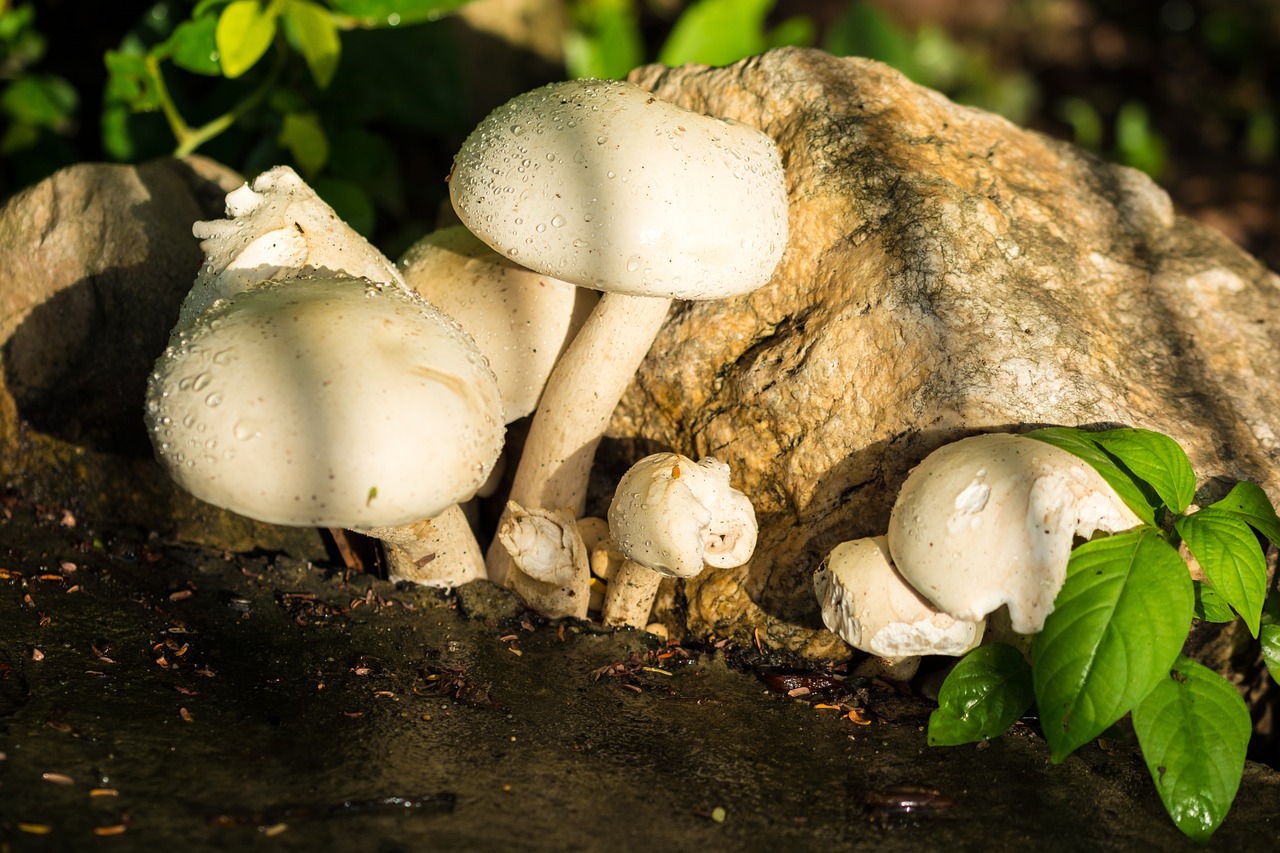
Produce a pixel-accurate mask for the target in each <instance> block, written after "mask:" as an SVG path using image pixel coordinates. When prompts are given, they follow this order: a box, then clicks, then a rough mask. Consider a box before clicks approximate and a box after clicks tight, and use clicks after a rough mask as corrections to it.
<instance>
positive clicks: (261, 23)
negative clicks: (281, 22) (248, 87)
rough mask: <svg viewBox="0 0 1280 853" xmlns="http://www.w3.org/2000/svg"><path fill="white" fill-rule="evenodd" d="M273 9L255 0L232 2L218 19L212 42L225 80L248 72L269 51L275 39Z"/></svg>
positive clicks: (270, 5) (272, 6)
mask: <svg viewBox="0 0 1280 853" xmlns="http://www.w3.org/2000/svg"><path fill="white" fill-rule="evenodd" d="M275 8H276V7H275V5H274V4H269V5H267V6H263V4H261V3H259V2H258V0H235V2H234V3H230V4H228V5H227V7H226V8H225V9H223V10H222V14H221V15H219V16H218V26H217V29H216V30H215V31H214V39H215V41H216V43H217V46H218V61H219V62H220V63H221V65H222V73H223V74H224V75H226V76H227V77H229V78H232V79H234V78H236V77H239V76H240V75H241V74H243V73H245V72H246V71H248V70H249V69H250V68H252V67H253V66H254V65H256V64H257V62H258V60H259V59H261V58H262V55H263V54H264V53H266V52H267V48H269V47H271V42H272V40H273V39H274V38H275V36H276V11H275Z"/></svg>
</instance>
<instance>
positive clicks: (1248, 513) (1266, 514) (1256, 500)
mask: <svg viewBox="0 0 1280 853" xmlns="http://www.w3.org/2000/svg"><path fill="white" fill-rule="evenodd" d="M1205 509H1221V510H1226V511H1227V512H1231V513H1235V514H1236V515H1238V516H1240V517H1241V518H1243V519H1244V520H1245V522H1246V523H1247V524H1248V525H1249V526H1250V527H1252V528H1253V529H1254V530H1256V531H1258V532H1259V533H1261V534H1262V535H1263V536H1265V537H1267V539H1269V540H1271V544H1273V545H1275V546H1277V547H1280V518H1277V517H1276V510H1275V507H1273V506H1272V505H1271V499H1270V498H1268V497H1267V493H1266V492H1264V491H1263V490H1262V487H1261V486H1259V485H1258V484H1257V483H1236V484H1235V485H1234V486H1232V487H1231V491H1229V492H1227V496H1226V497H1225V498H1223V499H1222V500H1220V501H1218V502H1217V503H1215V504H1212V505H1210V506H1208V507H1205Z"/></svg>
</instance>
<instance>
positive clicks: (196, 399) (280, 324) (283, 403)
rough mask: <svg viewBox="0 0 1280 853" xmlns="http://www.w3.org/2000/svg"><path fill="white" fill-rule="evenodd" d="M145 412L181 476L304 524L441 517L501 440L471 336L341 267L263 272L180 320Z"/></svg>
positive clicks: (193, 486) (478, 478)
mask: <svg viewBox="0 0 1280 853" xmlns="http://www.w3.org/2000/svg"><path fill="white" fill-rule="evenodd" d="M147 419H148V422H149V428H150V431H151V437H152V443H153V445H154V446H155V448H156V451H157V455H158V456H159V458H160V460H161V462H162V463H163V464H164V465H165V467H166V468H167V469H168V471H169V474H170V475H171V476H172V477H173V479H174V480H176V481H177V482H178V484H179V485H180V486H182V487H183V488H184V489H186V490H187V491H189V492H191V493H192V494H194V495H195V496H196V497H198V498H201V499H202V500H205V501H208V502H209V503H212V504H216V505H217V506H221V507H224V508H226V509H230V510H232V511H234V512H238V513H240V514H242V515H246V516H249V517H251V518H256V519H258V520H261V521H267V522H273V523H277V524H288V525H300V526H302V525H317V526H331V527H376V526H381V525H395V524H404V523H407V522H410V521H416V520H419V519H423V518H427V517H432V516H435V515H438V514H439V513H440V512H441V511H443V510H444V509H446V508H447V507H449V506H451V505H453V504H455V503H458V502H459V501H463V500H466V499H467V498H469V497H470V496H471V495H472V494H473V493H474V492H475V490H476V489H477V488H478V487H479V486H480V485H481V484H482V483H483V482H484V481H485V478H486V476H488V473H489V470H490V468H492V466H493V464H494V460H495V459H496V458H497V456H498V454H499V452H500V451H501V449H502V440H503V426H502V408H501V401H500V399H499V397H498V388H497V383H496V382H495V381H494V378H493V374H492V372H491V371H490V370H489V368H488V366H487V365H486V364H485V362H484V359H483V358H482V357H481V355H480V353H479V351H478V350H476V348H475V346H474V344H472V342H471V340H470V339H469V338H468V337H467V335H466V333H464V332H463V331H462V330H461V329H460V328H459V327H458V326H457V324H456V323H454V322H452V321H451V320H449V319H448V318H447V317H445V316H444V315H443V314H441V313H440V312H439V311H437V310H435V309H434V308H432V307H431V306H430V305H428V304H427V303H426V302H424V301H423V300H422V299H420V298H419V297H417V296H415V295H413V294H411V293H409V292H408V291H406V290H404V289H402V288H399V287H395V286H386V287H383V286H380V285H375V284H372V283H369V282H366V281H361V280H354V279H341V278H338V279H316V280H308V281H296V280H295V281H291V282H288V283H285V284H264V285H262V286H260V287H256V288H254V289H251V290H248V291H245V292H242V293H238V294H236V295H235V296H232V297H231V298H230V299H226V300H223V301H221V302H219V303H218V304H217V305H215V306H214V307H213V308H212V309H211V310H209V311H207V312H205V314H203V315H201V316H200V317H199V318H198V319H197V320H196V321H195V322H194V323H193V324H191V325H189V326H187V327H185V328H179V329H177V330H175V332H174V335H173V336H172V338H171V340H170V344H169V346H168V348H167V349H166V350H165V352H164V354H163V355H162V356H161V357H160V359H159V360H158V361H157V362H156V367H155V370H154V372H153V373H152V375H151V378H150V381H149V384H148V390H147Z"/></svg>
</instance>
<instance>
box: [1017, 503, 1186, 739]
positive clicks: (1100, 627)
mask: <svg viewBox="0 0 1280 853" xmlns="http://www.w3.org/2000/svg"><path fill="white" fill-rule="evenodd" d="M1192 607H1193V593H1192V589H1191V578H1190V577H1189V576H1188V574H1187V567H1186V564H1185V563H1183V562H1182V558H1181V557H1179V556H1178V552H1177V551H1176V550H1174V548H1173V546H1172V545H1170V544H1169V543H1168V542H1166V541H1165V540H1164V539H1163V538H1161V536H1160V535H1159V532H1158V531H1156V530H1155V529H1154V528H1150V527H1144V528H1141V529H1139V530H1135V531H1131V532H1129V533H1121V534H1119V535H1116V536H1108V537H1106V538H1102V539H1094V540H1093V541H1091V542H1086V543H1085V544H1083V545H1081V546H1080V547H1079V548H1076V549H1075V551H1073V552H1072V553H1071V562H1070V563H1068V565H1067V578H1066V581H1065V583H1064V584H1063V586H1062V590H1061V592H1059V593H1058V597H1057V599H1056V600H1055V602H1054V611H1053V612H1052V613H1051V614H1049V618H1048V619H1046V620H1045V626H1044V630H1043V631H1041V632H1040V633H1039V634H1037V635H1036V636H1035V639H1034V640H1033V641H1032V645H1031V656H1032V660H1031V663H1032V673H1033V680H1034V684H1035V693H1036V704H1037V706H1038V707H1039V710H1040V722H1041V725H1042V726H1043V728H1044V735H1045V739H1046V740H1047V741H1048V742H1049V749H1050V755H1051V757H1052V759H1053V761H1054V762H1055V763H1057V762H1060V761H1062V760H1063V759H1064V758H1066V757H1067V756H1068V755H1070V754H1071V753H1072V752H1073V751H1074V750H1076V749H1077V748H1078V747H1080V746H1082V745H1083V744H1086V743H1088V742H1089V741H1090V740H1092V739H1093V738H1095V737H1097V736H1098V734H1100V733H1101V732H1102V731H1104V730H1105V729H1106V728H1107V726H1109V725H1111V724H1112V723H1114V722H1115V721H1116V720H1118V719H1120V718H1121V717H1122V716H1124V715H1125V714H1126V713H1127V712H1128V711H1130V710H1131V709H1132V708H1133V706H1134V705H1135V704H1137V703H1138V701H1139V700H1141V699H1142V698H1143V697H1144V696H1146V695H1147V693H1149V692H1151V689H1152V687H1154V686H1155V684H1156V682H1157V681H1158V680H1159V679H1161V678H1163V677H1164V675H1165V674H1166V673H1167V672H1168V669H1169V666H1170V665H1171V664H1172V662H1173V660H1174V658H1175V657H1177V655H1178V651H1179V650H1180V649H1181V648H1182V644H1183V642H1184V641H1185V640H1186V638H1187V631H1188V629H1189V628H1190V625H1191V612H1192Z"/></svg>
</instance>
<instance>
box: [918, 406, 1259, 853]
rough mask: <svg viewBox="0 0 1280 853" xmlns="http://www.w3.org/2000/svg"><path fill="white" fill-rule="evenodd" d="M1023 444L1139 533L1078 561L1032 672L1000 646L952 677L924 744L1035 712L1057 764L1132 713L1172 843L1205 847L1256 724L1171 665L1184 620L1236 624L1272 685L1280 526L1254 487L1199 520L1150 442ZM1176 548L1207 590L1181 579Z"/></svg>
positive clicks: (1190, 670) (1201, 672)
mask: <svg viewBox="0 0 1280 853" xmlns="http://www.w3.org/2000/svg"><path fill="white" fill-rule="evenodd" d="M1027 435H1028V436H1029V437H1031V438H1034V439H1038V440H1040V441H1044V442H1046V443H1049V444H1052V445H1054V446H1056V447H1060V448H1062V449H1065V450H1067V451H1069V452H1071V453H1073V454H1075V455H1076V456H1078V457H1080V458H1081V459H1083V460H1084V461H1085V462H1087V463H1088V464H1089V465H1091V466H1092V467H1093V468H1095V469H1096V470H1097V471H1098V472H1099V473H1100V474H1101V475H1102V477H1103V478H1104V479H1105V480H1106V481H1107V482H1108V483H1109V484H1110V485H1111V486H1112V487H1113V488H1114V489H1115V491H1116V492H1117V494H1119V495H1120V497H1121V498H1122V499H1123V500H1124V501H1125V503H1126V504H1127V505H1128V506H1129V508H1130V509H1132V510H1133V511H1134V513H1135V514H1136V515H1137V516H1138V517H1139V518H1140V519H1141V520H1142V524H1141V525H1139V526H1138V527H1136V528H1134V529H1132V530H1129V531H1126V532H1124V533H1120V534H1116V535H1113V536H1106V537H1102V538H1096V539H1093V540H1092V541H1089V542H1086V543H1084V544H1081V545H1079V546H1078V547H1077V548H1076V549H1075V550H1074V551H1073V552H1072V554H1071V560H1070V563H1069V564H1068V567H1067V577H1066V581H1065V583H1064V584H1063V587H1062V590H1061V591H1060V592H1059V594H1058V596H1057V599H1056V600H1055V602H1054V610H1053V612H1052V613H1051V614H1050V615H1049V617H1048V619H1047V620H1046V622H1045V626H1044V630H1043V631H1041V632H1040V633H1039V634H1037V635H1035V637H1034V638H1033V640H1032V644H1031V660H1030V663H1028V662H1027V660H1026V659H1025V658H1024V657H1023V656H1022V654H1021V653H1020V652H1018V651H1017V650H1015V649H1013V648H1012V647H1010V646H1005V645H999V644H997V645H991V646H985V647H981V648H979V649H977V650H975V651H974V652H972V653H970V654H969V655H968V656H967V657H965V658H964V659H963V660H961V661H960V662H959V663H958V664H957V665H956V667H955V669H954V670H952V672H951V674H950V675H949V676H948V677H947V680H946V682H945V683H944V684H943V686H942V689H941V691H940V693H939V696H938V709H937V711H935V712H934V713H933V715H932V717H931V718H930V720H929V742H930V743H931V744H934V745H956V744H962V743H969V742H972V741H976V740H982V739H986V738H990V737H994V736H995V735H997V734H999V733H1001V732H1003V731H1004V730H1005V729H1007V728H1008V727H1009V726H1010V725H1012V724H1013V723H1014V722H1016V721H1017V720H1018V719H1019V718H1020V717H1022V716H1023V714H1025V713H1026V712H1027V710H1028V708H1030V707H1031V705H1032V704H1033V703H1034V704H1035V706H1036V708H1037V709H1038V711H1039V716H1040V721H1041V725H1042V728H1043V730H1044V736H1045V740H1046V741H1048V744H1049V749H1050V755H1051V757H1052V760H1053V761H1054V762H1055V763H1057V762H1061V761H1063V760H1064V759H1065V758H1066V757H1067V756H1068V755H1070V754H1071V753H1072V752H1074V751H1075V750H1076V749H1078V748H1080V747H1081V746H1083V745H1085V744H1087V743H1088V742H1089V741H1091V740H1093V739H1094V738H1096V737H1098V736H1099V735H1101V734H1102V733H1103V732H1104V731H1106V730H1107V729H1108V728H1110V727H1111V726H1112V725H1113V724H1115V723H1116V722H1117V721H1118V720H1120V719H1121V718H1122V717H1124V716H1125V715H1126V714H1132V718H1133V728H1134V732H1135V734H1136V735H1137V738H1138V744H1139V746H1140V747H1141V749H1142V754H1143V758H1144V760H1145V762H1146V764H1147V767H1148V769H1149V770H1150V773H1151V778H1152V781H1153V782H1154V783H1155V786H1156V789H1157V791H1158V792H1159V795H1160V798H1161V801H1162V802H1163V803H1164V806H1165V809H1166V810H1167V811H1168V812H1169V815H1170V816H1171V817H1172V818H1173V821H1174V823H1175V824H1176V825H1177V826H1178V828H1179V829H1180V830H1182V832H1184V833H1185V834H1187V835H1188V836H1190V837H1192V838H1196V839H1204V838H1207V837H1209V836H1210V835H1211V834H1212V833H1213V832H1214V830H1215V829H1217V827H1218V825H1219V824H1220V823H1221V822H1222V820H1223V818H1224V817H1225V816H1226V814H1227V811H1228V810H1229V809H1230V807H1231V802H1232V800H1233V799H1234V798H1235V794H1236V790H1237V789H1238V787H1239V785H1240V779H1241V776H1242V774H1243V771H1244V759H1245V752H1246V749H1247V746H1248V741H1249V734H1250V731H1251V729H1252V725H1251V722H1250V718H1249V712H1248V709H1247V708H1246V707H1245V704H1244V701H1243V700H1242V699H1241V698H1240V696H1239V694H1238V693H1237V692H1236V690H1235V688H1234V687H1233V686H1232V685H1231V684H1230V683H1229V682H1227V681H1226V680H1225V679H1223V678H1222V677H1221V676H1219V675H1218V674H1217V673H1215V672H1213V671H1212V670H1210V669H1208V668H1207V667H1205V666H1203V665H1201V664H1199V663H1196V662H1195V661H1193V660H1191V659H1189V658H1187V657H1185V656H1184V655H1182V653H1181V651H1182V647H1183V645H1184V643H1185V642H1186V639H1187V635H1188V632H1189V630H1190V627H1191V624H1192V619H1193V618H1198V619H1204V620H1211V621H1231V620H1232V619H1234V618H1235V616H1236V615H1237V614H1238V615H1239V617H1240V618H1241V619H1242V620H1243V621H1244V623H1245V625H1246V626H1248V629H1249V631H1250V632H1251V633H1252V634H1253V635H1254V636H1256V637H1258V638H1259V640H1260V641H1261V643H1262V647H1263V652H1264V657H1265V660H1266V662H1267V665H1268V667H1269V668H1270V669H1271V671H1272V674H1273V676H1274V674H1275V673H1276V672H1277V671H1280V670H1278V667H1277V665H1278V664H1280V599H1278V598H1277V595H1275V594H1273V595H1272V596H1271V600H1270V601H1267V600H1266V599H1267V595H1266V593H1267V577H1266V561H1265V558H1264V554H1263V550H1262V542H1261V541H1260V539H1259V536H1262V537H1265V538H1266V539H1268V540H1270V541H1271V542H1272V543H1276V544H1280V518H1277V516H1276V512H1275V510H1274V508H1273V507H1272V505H1271V503H1270V501H1269V500H1268V498H1267V496H1266V494H1265V493H1264V492H1263V491H1262V489H1261V488H1260V487H1258V486H1257V485H1255V484H1253V483H1244V482H1242V483H1238V484H1236V485H1235V487H1234V488H1232V489H1231V491H1230V493H1228V494H1227V496H1226V497H1224V498H1222V499H1221V500H1219V501H1217V502H1216V503H1214V504H1211V505H1210V506H1206V507H1204V508H1200V509H1194V508H1193V506H1192V502H1193V501H1194V499H1195V490H1196V479H1195V474H1194V472H1193V471H1192V468H1191V463H1190V462H1189V460H1188V459H1187V456H1186V453H1185V452H1183V450H1182V448H1181V447H1179V446H1178V444H1177V443H1176V442H1175V441H1173V440H1172V439H1171V438H1169V437H1167V436H1164V435H1160V434H1159V433H1155V432H1151V431H1148V430H1139V429H1117V430H1108V431H1105V432H1086V431H1083V430H1078V429H1066V428H1056V427H1055V428H1048V429H1041V430H1035V431H1033V432H1030V433H1028V434H1027ZM1182 544H1185V546H1186V548H1187V550H1188V551H1189V552H1190V555H1191V556H1192V557H1193V558H1194V560H1195V562H1196V563H1197V564H1198V566H1199V568H1200V570H1201V571H1202V572H1203V575H1204V580H1194V581H1193V580H1192V579H1191V576H1190V574H1189V572H1188V568H1187V565H1186V562H1185V561H1184V559H1183V557H1182V556H1180V554H1179V550H1178V549H1179V546H1180V545H1182ZM1264 605H1265V606H1264Z"/></svg>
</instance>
